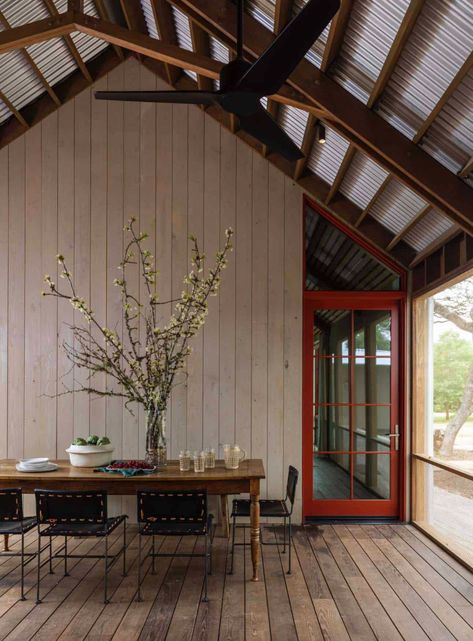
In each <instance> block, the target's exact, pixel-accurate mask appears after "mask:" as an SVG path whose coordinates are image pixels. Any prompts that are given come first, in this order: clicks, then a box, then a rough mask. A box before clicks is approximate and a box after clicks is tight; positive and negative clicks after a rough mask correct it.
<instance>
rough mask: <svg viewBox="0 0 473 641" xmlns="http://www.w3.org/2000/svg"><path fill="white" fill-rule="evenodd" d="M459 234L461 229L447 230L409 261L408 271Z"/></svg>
mask: <svg viewBox="0 0 473 641" xmlns="http://www.w3.org/2000/svg"><path fill="white" fill-rule="evenodd" d="M460 232H461V229H460V228H459V227H458V226H457V225H455V226H454V227H452V228H450V229H447V231H446V232H444V233H443V234H442V235H441V236H439V237H438V238H436V239H435V240H434V241H432V242H431V243H430V244H429V245H427V247H425V249H423V250H422V251H421V252H419V253H418V254H417V255H416V257H415V258H414V259H413V260H412V261H411V263H410V264H409V267H410V269H412V268H413V267H415V266H416V265H418V264H419V263H421V262H422V261H423V260H425V259H426V258H428V256H430V255H431V254H433V253H434V252H436V251H438V250H439V249H441V248H442V247H443V246H444V245H445V244H446V243H448V242H449V241H450V240H452V239H453V238H455V236H457V235H458V234H459V233H460Z"/></svg>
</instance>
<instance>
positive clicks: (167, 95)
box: [95, 91, 220, 105]
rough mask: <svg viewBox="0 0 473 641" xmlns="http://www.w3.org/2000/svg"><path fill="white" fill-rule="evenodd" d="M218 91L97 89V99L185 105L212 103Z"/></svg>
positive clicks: (216, 99)
mask: <svg viewBox="0 0 473 641" xmlns="http://www.w3.org/2000/svg"><path fill="white" fill-rule="evenodd" d="M219 95H220V94H219V93H218V92H217V91H96V92H95V97H96V98H97V100H124V101H127V102H129V101H131V102H169V103H179V104H185V105H212V104H214V103H216V102H218V98H219Z"/></svg>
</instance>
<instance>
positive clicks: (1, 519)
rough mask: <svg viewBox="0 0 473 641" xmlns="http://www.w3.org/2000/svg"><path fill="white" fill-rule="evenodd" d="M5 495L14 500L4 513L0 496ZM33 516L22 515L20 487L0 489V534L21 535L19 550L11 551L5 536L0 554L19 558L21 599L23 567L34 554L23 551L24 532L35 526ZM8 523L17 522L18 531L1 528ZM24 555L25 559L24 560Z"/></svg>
mask: <svg viewBox="0 0 473 641" xmlns="http://www.w3.org/2000/svg"><path fill="white" fill-rule="evenodd" d="M5 496H11V497H13V499H14V501H15V507H14V511H13V512H11V513H9V514H6V513H2V510H1V499H2V497H5ZM32 518H33V517H25V516H24V515H23V493H22V491H21V489H20V488H8V489H0V536H1V535H2V534H3V535H4V536H5V537H9V536H10V535H11V536H18V535H19V536H20V537H21V551H20V552H12V551H11V550H10V549H9V548H8V543H7V540H8V539H7V538H5V547H4V549H3V550H2V551H0V556H17V557H20V558H21V564H20V567H21V597H20V598H21V600H22V601H25V600H26V597H25V567H26V566H27V565H28V563H29V562H30V561H32V560H33V559H34V557H35V556H36V552H25V534H26V533H27V532H30V531H31V530H32V529H33V528H34V527H36V518H35V519H34V521H30V519H32ZM25 520H28V521H30V523H29V524H28V525H26V526H25V525H24V521H25ZM4 523H8V524H12V523H13V524H17V525H18V529H19V530H20V532H11V531H6V530H5V529H4V528H2V524H4ZM25 557H27V558H26V561H25Z"/></svg>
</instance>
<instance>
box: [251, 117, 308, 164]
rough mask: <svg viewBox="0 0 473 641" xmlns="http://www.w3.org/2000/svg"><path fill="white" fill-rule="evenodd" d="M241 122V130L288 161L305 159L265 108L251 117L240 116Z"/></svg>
mask: <svg viewBox="0 0 473 641" xmlns="http://www.w3.org/2000/svg"><path fill="white" fill-rule="evenodd" d="M239 121H240V127H241V129H243V130H244V131H246V132H247V133H249V134H250V135H251V136H253V138H256V139H257V140H259V141H260V142H262V143H263V144H264V145H267V146H268V147H269V149H270V150H271V151H274V152H277V153H279V154H281V156H284V158H287V160H291V161H293V160H299V158H303V157H304V154H303V153H302V151H301V150H300V149H299V147H297V145H295V144H294V142H293V141H292V140H291V138H289V136H288V135H287V134H286V132H285V131H284V130H283V129H281V127H280V126H279V125H278V123H277V122H276V121H275V120H274V118H273V117H272V116H270V114H269V113H268V112H267V111H266V109H264V108H263V107H260V108H259V109H258V110H257V111H256V112H255V113H253V114H251V115H249V116H240V117H239Z"/></svg>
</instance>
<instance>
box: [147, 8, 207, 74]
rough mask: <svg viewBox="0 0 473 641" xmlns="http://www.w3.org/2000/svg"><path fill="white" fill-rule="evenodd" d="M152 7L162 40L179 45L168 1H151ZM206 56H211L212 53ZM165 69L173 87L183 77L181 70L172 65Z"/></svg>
mask: <svg viewBox="0 0 473 641" xmlns="http://www.w3.org/2000/svg"><path fill="white" fill-rule="evenodd" d="M151 6H152V8H153V15H154V20H155V22H156V26H157V27H158V33H159V37H160V39H161V40H162V41H163V42H167V43H168V44H171V45H177V44H178V41H177V33H176V25H175V24H174V16H173V15H172V7H171V5H170V4H169V3H168V2H166V0H151ZM194 51H195V49H194ZM205 55H208V56H210V52H208V53H206V54H205ZM165 69H166V75H167V78H168V82H169V84H171V85H173V84H174V83H175V82H176V81H177V79H178V78H179V76H180V75H181V70H180V69H179V68H178V67H175V66H174V65H170V64H166V65H165Z"/></svg>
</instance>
